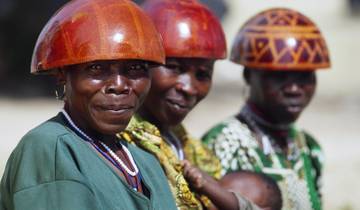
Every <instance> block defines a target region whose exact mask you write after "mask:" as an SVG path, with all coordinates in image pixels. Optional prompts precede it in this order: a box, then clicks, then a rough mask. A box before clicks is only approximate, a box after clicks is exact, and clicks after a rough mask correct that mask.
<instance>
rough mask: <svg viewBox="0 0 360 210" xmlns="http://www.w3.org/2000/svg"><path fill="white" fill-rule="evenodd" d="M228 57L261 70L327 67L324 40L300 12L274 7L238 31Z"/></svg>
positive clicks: (315, 27) (328, 62)
mask: <svg viewBox="0 0 360 210" xmlns="http://www.w3.org/2000/svg"><path fill="white" fill-rule="evenodd" d="M230 59H231V61H233V62H235V63H238V64H242V65H244V66H246V67H252V68H258V69H263V70H302V71H303V70H310V71H311V70H315V69H320V68H328V67H330V58H329V52H328V48H327V46H326V43H325V40H324V38H323V36H322V35H321V33H320V31H319V29H318V27H317V26H316V25H315V24H314V23H313V22H312V21H311V20H310V19H309V18H307V17H305V16H304V15H303V14H301V13H299V12H296V11H294V10H290V9H283V8H276V9H269V10H266V11H264V12H261V13H259V14H257V15H256V16H254V17H253V18H251V19H250V20H249V21H248V22H247V23H245V25H244V26H243V27H242V28H241V29H240V31H239V32H238V34H237V36H236V38H235V42H234V44H233V48H232V51H231V58H230Z"/></svg>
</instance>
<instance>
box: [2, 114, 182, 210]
mask: <svg viewBox="0 0 360 210" xmlns="http://www.w3.org/2000/svg"><path fill="white" fill-rule="evenodd" d="M124 145H126V146H127V147H128V149H129V151H130V152H131V154H132V156H133V158H134V160H135V162H136V164H137V166H138V167H139V171H140V172H141V176H142V182H143V185H144V186H145V188H146V189H147V191H148V195H149V196H148V197H147V196H145V195H144V194H142V193H139V192H137V191H135V190H133V189H132V188H131V187H130V186H129V185H128V184H127V183H126V182H125V181H124V180H123V179H122V178H121V177H120V176H119V175H118V172H117V171H116V170H115V168H114V167H112V166H111V165H110V164H109V162H107V161H106V160H105V159H104V158H102V157H101V156H100V155H99V153H97V152H96V150H95V149H93V147H92V146H91V145H90V144H89V143H87V142H85V141H84V140H83V139H81V138H80V137H79V136H77V135H76V134H75V133H74V132H73V131H72V130H70V128H68V127H67V126H66V124H65V122H64V119H63V116H62V115H60V114H59V115H57V116H56V117H54V118H52V119H50V120H49V121H47V122H45V123H43V124H41V125H40V126H38V127H37V128H35V129H33V130H31V131H30V132H29V133H27V134H26V135H25V136H24V137H23V138H22V140H21V141H20V143H19V144H18V145H17V147H16V148H15V150H14V151H13V152H12V154H11V156H10V158H9V160H8V162H7V165H6V169H5V172H4V175H3V177H2V180H1V185H0V209H1V210H115V209H116V210H137V209H139V210H140V209H141V210H143V209H144V210H145V209H149V210H150V209H151V210H153V209H156V210H176V209H177V208H176V204H175V201H174V199H173V197H172V195H171V191H170V188H169V185H168V183H167V179H166V176H165V174H164V173H163V170H162V169H161V166H160V164H159V163H158V161H157V160H156V158H155V157H154V156H153V155H152V154H150V153H148V152H146V151H143V150H141V149H139V148H138V147H135V146H133V145H130V144H129V145H127V144H126V143H124Z"/></svg>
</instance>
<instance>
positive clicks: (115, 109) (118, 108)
mask: <svg viewBox="0 0 360 210" xmlns="http://www.w3.org/2000/svg"><path fill="white" fill-rule="evenodd" d="M134 107H135V106H131V105H112V104H111V105H101V106H99V108H100V110H101V111H103V112H108V113H112V114H124V113H126V112H129V111H133V110H134Z"/></svg>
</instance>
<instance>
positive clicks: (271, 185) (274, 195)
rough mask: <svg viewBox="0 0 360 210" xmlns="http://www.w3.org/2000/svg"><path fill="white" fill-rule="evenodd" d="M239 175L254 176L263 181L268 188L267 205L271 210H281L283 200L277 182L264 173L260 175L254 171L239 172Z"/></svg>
mask: <svg viewBox="0 0 360 210" xmlns="http://www.w3.org/2000/svg"><path fill="white" fill-rule="evenodd" d="M237 173H240V174H243V175H248V176H252V177H254V178H256V179H258V180H260V181H262V182H263V183H264V184H265V186H266V188H267V190H268V191H267V203H268V204H269V205H270V207H271V210H281V208H282V204H283V200H282V196H281V191H280V188H279V186H278V184H277V183H276V181H275V180H274V179H273V178H272V177H270V176H269V175H266V174H264V173H258V172H253V171H238V172H237Z"/></svg>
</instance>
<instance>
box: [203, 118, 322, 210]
mask: <svg viewBox="0 0 360 210" xmlns="http://www.w3.org/2000/svg"><path fill="white" fill-rule="evenodd" d="M291 134H292V135H293V136H292V139H293V144H292V145H293V147H292V152H291V155H292V157H291V158H288V156H286V155H284V154H282V152H281V151H279V150H275V149H274V148H272V146H271V142H270V141H268V142H264V141H263V142H262V141H261V140H259V137H258V135H257V134H255V133H254V132H253V131H252V130H251V129H250V128H249V126H248V125H247V124H245V123H243V122H240V121H239V120H238V119H237V118H235V117H231V118H229V119H227V120H225V121H223V122H221V123H219V124H218V125H216V126H215V127H213V128H212V129H211V130H209V131H208V132H207V133H206V134H205V135H204V137H203V142H205V143H206V144H208V146H209V147H210V148H211V149H212V150H213V152H214V153H215V155H216V156H217V157H218V158H219V159H220V160H221V165H222V169H223V170H222V174H226V173H229V172H232V171H238V170H250V171H256V172H261V173H265V174H267V175H270V176H271V177H272V178H274V179H275V180H276V181H277V183H278V185H279V187H280V189H281V191H282V197H283V208H282V209H283V210H312V209H314V210H320V209H321V199H320V193H319V190H318V189H319V187H318V184H319V181H320V175H321V169H322V152H321V149H320V146H319V145H318V143H317V142H316V141H315V140H314V139H313V138H312V137H311V136H310V135H308V134H306V133H305V132H300V131H297V130H296V129H295V128H292V129H291ZM265 137H266V136H265ZM268 138H270V137H268ZM265 140H266V138H265ZM260 142H261V143H260ZM266 143H267V145H265V144H266ZM264 145H265V146H264ZM265 147H266V148H267V149H265Z"/></svg>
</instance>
